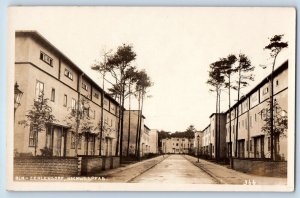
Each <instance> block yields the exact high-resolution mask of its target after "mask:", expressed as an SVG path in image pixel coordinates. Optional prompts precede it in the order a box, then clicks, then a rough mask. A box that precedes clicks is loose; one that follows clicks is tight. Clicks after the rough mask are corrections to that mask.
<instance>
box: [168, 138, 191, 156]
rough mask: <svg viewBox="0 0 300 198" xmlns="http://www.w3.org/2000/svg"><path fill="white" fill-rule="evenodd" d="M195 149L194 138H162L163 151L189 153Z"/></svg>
mask: <svg viewBox="0 0 300 198" xmlns="http://www.w3.org/2000/svg"><path fill="white" fill-rule="evenodd" d="M193 149H194V139H189V138H179V137H178V138H177V137H171V138H168V139H163V140H162V152H163V153H166V154H169V153H170V154H188V153H191V152H192V150H193Z"/></svg>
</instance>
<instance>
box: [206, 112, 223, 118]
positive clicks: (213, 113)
mask: <svg viewBox="0 0 300 198" xmlns="http://www.w3.org/2000/svg"><path fill="white" fill-rule="evenodd" d="M215 114H218V115H223V114H224V112H222V113H212V114H211V115H210V116H209V118H211V117H212V116H214V115H215Z"/></svg>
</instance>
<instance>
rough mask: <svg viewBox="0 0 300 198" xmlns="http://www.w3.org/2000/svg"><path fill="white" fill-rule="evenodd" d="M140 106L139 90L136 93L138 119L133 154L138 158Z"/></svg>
mask: <svg viewBox="0 0 300 198" xmlns="http://www.w3.org/2000/svg"><path fill="white" fill-rule="evenodd" d="M140 108H141V92H140V91H139V95H138V120H137V125H136V137H135V155H136V157H137V158H138V140H139V137H138V136H139V125H140Z"/></svg>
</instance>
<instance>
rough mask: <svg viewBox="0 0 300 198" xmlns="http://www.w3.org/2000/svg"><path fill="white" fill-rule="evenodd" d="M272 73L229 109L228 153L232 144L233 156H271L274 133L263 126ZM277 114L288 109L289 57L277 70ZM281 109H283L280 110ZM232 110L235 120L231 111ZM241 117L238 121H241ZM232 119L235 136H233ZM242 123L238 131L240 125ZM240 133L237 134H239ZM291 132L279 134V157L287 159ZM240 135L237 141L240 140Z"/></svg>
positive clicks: (275, 100) (227, 126)
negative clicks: (288, 139) (268, 131)
mask: <svg viewBox="0 0 300 198" xmlns="http://www.w3.org/2000/svg"><path fill="white" fill-rule="evenodd" d="M269 79H270V75H269V76H267V77H266V78H265V79H264V80H262V81H261V82H260V83H259V84H258V85H257V86H256V87H254V88H253V89H252V90H251V91H250V92H249V93H248V94H246V95H245V96H244V97H243V98H241V100H240V101H239V103H236V104H235V105H234V106H233V107H232V108H231V109H230V110H228V111H227V112H226V117H227V120H226V134H227V135H226V143H227V147H228V148H227V151H228V153H227V155H229V154H230V153H229V152H230V142H231V144H232V156H235V157H238V158H270V153H271V151H270V150H271V137H270V135H269V134H267V133H265V132H263V130H262V128H263V126H264V125H266V123H265V118H266V116H267V112H268V109H269V104H268V103H269V101H270V94H271V83H270V81H269ZM273 88H274V104H275V103H276V104H277V106H276V107H275V108H274V116H277V115H281V114H287V111H288V61H286V62H284V63H283V64H282V65H281V66H279V67H278V68H277V69H276V70H275V71H274V85H273ZM279 111H280V112H279ZM230 113H231V122H230V119H229V114H230ZM237 118H238V123H237ZM230 123H231V140H230ZM237 125H238V135H237V134H236V126H237ZM236 135H237V137H236ZM287 135H288V134H282V135H280V136H277V137H275V138H276V145H274V146H276V150H277V152H278V153H277V155H278V156H277V159H281V160H286V159H287ZM236 139H237V142H236Z"/></svg>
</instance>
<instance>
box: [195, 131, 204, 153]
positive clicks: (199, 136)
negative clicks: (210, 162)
mask: <svg viewBox="0 0 300 198" xmlns="http://www.w3.org/2000/svg"><path fill="white" fill-rule="evenodd" d="M203 135H204V133H203V131H196V132H195V139H194V153H195V155H200V154H201V150H202V147H203V146H202V145H203Z"/></svg>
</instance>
